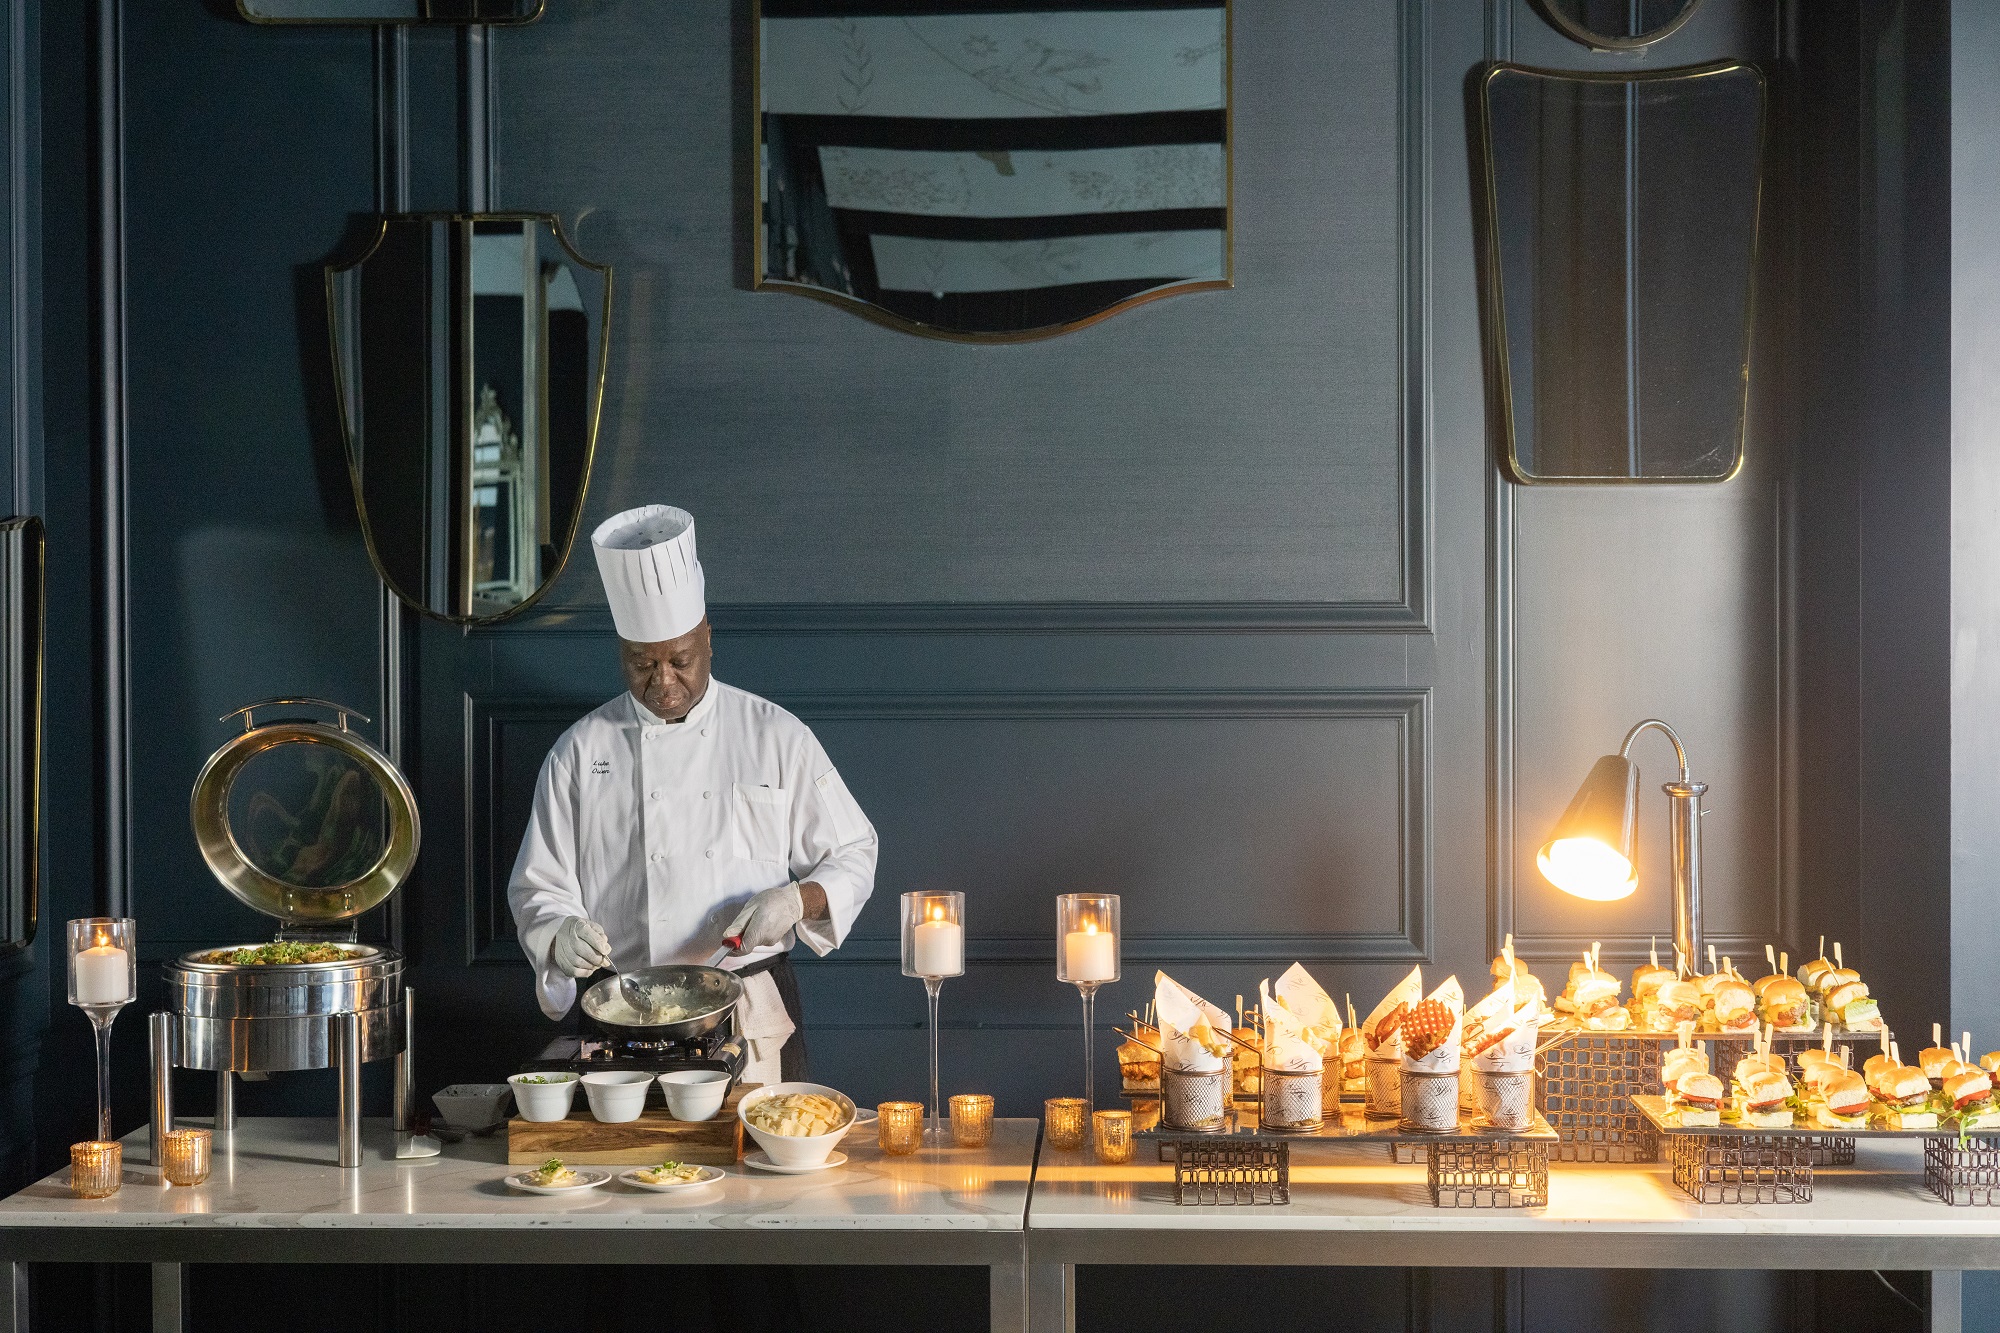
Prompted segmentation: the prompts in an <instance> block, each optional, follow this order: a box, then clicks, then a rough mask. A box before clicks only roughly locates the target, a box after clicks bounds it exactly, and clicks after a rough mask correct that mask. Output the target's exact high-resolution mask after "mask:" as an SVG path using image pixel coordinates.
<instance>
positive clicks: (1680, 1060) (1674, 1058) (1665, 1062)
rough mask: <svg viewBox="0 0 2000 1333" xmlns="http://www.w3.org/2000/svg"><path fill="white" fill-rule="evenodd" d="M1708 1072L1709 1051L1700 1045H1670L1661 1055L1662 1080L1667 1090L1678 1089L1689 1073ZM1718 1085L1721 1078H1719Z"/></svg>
mask: <svg viewBox="0 0 2000 1333" xmlns="http://www.w3.org/2000/svg"><path fill="white" fill-rule="evenodd" d="M1707 1072H1708V1052H1707V1051H1706V1050H1705V1049H1703V1048H1702V1047H1700V1046H1670V1047H1668V1048H1667V1053H1666V1054H1665V1055H1663V1056H1661V1057H1660V1082H1661V1083H1662V1084H1663V1085H1664V1086H1665V1087H1666V1089H1667V1091H1669V1092H1673V1091H1675V1090H1677V1089H1678V1087H1679V1085H1680V1081H1681V1080H1682V1079H1684V1078H1686V1077H1687V1076H1688V1075H1689V1074H1706V1073H1707ZM1717 1083H1718V1086H1719V1085H1720V1080H1717Z"/></svg>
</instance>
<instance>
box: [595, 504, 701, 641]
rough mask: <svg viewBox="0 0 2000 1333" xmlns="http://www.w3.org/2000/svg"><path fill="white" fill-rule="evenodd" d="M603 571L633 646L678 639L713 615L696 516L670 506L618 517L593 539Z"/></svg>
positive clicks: (623, 634)
mask: <svg viewBox="0 0 2000 1333" xmlns="http://www.w3.org/2000/svg"><path fill="white" fill-rule="evenodd" d="M590 544H591V547H592V548H593V549H594V550H595V551H596V552H597V572H598V573H599V574H600V575H602V576H603V578H604V595H605V598H606V599H607V600H608V601H610V603H611V620H612V623H613V624H615V625H616V626H617V627H618V637H619V638H621V639H624V640H626V641H628V642H631V643H658V642H660V641H661V640H663V639H678V638H679V637H680V636H681V635H683V634H686V633H687V632H688V631H689V630H691V629H693V628H694V627H695V626H696V625H699V624H700V623H701V619H702V617H703V616H705V615H707V614H708V603H707V598H706V596H705V584H704V583H703V580H702V576H701V561H699V560H697V559H695V554H694V515H693V514H690V513H688V511H687V510H685V509H675V508H673V507H672V506H670V505H641V506H639V508H637V509H628V510H626V511H625V512H624V513H622V514H613V515H612V516H611V517H610V518H607V519H605V520H604V522H602V523H600V524H598V526H597V531H596V532H593V533H592V534H591V535H590Z"/></svg>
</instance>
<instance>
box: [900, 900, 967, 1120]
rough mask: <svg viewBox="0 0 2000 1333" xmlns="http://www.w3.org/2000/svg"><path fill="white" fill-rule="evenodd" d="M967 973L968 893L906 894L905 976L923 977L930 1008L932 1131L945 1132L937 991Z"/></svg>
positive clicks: (904, 932) (904, 916) (904, 922)
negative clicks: (940, 1093)
mask: <svg viewBox="0 0 2000 1333" xmlns="http://www.w3.org/2000/svg"><path fill="white" fill-rule="evenodd" d="M964 973H965V895H964V894H962V893H950V892H945V893H927V892H918V893H906V894H904V895H903V975H904V976H906V977H921V978H923V982H924V995H925V998H926V999H927V1001H928V1002H929V1003H928V1008H929V1011H930V1031H931V1113H930V1128H929V1132H930V1133H931V1134H933V1135H941V1134H942V1133H943V1128H942V1126H943V1124H944V1118H943V1115H942V1114H941V1108H940V1107H939V1105H938V992H939V990H941V989H942V988H943V987H944V979H945V978H946V977H956V976H962V975H964Z"/></svg>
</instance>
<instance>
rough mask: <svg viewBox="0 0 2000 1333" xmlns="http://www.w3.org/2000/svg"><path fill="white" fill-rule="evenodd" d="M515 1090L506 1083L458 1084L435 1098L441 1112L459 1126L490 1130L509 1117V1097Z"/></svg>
mask: <svg viewBox="0 0 2000 1333" xmlns="http://www.w3.org/2000/svg"><path fill="white" fill-rule="evenodd" d="M513 1095H514V1089H513V1088H511V1087H509V1086H508V1085H507V1084H505V1083H454V1084H452V1085H451V1086H450V1087H448V1088H440V1089H439V1090H438V1091H437V1092H436V1093H434V1094H433V1095H432V1097H431V1102H432V1103H433V1104H434V1105H435V1106H436V1107H437V1109H438V1115H439V1116H440V1117H441V1118H442V1119H443V1120H444V1122H445V1123H446V1124H447V1125H451V1126H454V1127H455V1128H458V1129H488V1128H490V1127H492V1126H494V1125H497V1124H499V1123H500V1122H501V1121H502V1120H505V1119H506V1118H507V1099H508V1098H509V1097H511V1096H513Z"/></svg>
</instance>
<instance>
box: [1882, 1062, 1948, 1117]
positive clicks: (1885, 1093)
mask: <svg viewBox="0 0 2000 1333" xmlns="http://www.w3.org/2000/svg"><path fill="white" fill-rule="evenodd" d="M1868 1091H1869V1092H1871V1093H1873V1094H1874V1095H1875V1104H1876V1106H1877V1108H1878V1109H1879V1110H1880V1111H1881V1115H1882V1123H1883V1126H1884V1127H1885V1128H1888V1129H1936V1128H1937V1112H1936V1111H1934V1110H1932V1109H1931V1105H1930V1101H1931V1091H1932V1089H1931V1081H1930V1080H1929V1079H1927V1078H1925V1077H1924V1071H1923V1070H1921V1069H1916V1068H1913V1067H1912V1066H1910V1065H1895V1066H1893V1067H1889V1068H1884V1069H1881V1070H1879V1071H1878V1072H1877V1073H1876V1074H1875V1075H1874V1076H1872V1077H1871V1078H1870V1079H1869V1080H1868Z"/></svg>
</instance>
